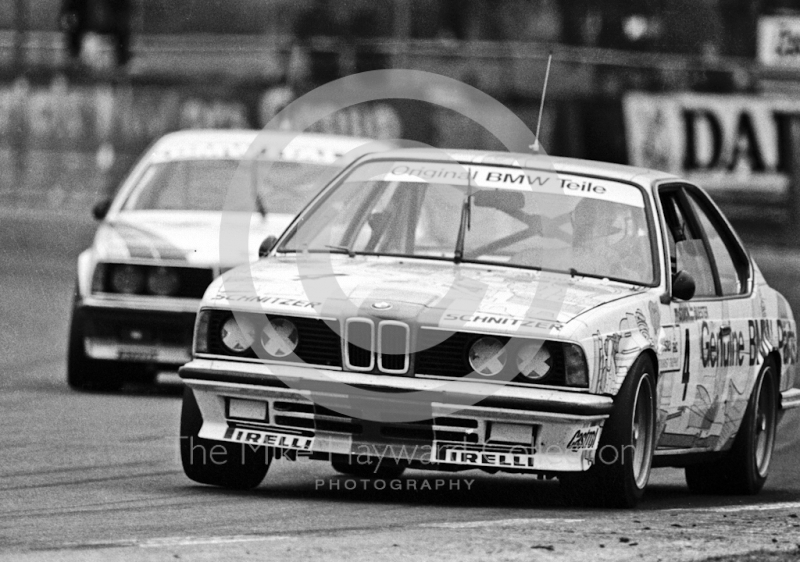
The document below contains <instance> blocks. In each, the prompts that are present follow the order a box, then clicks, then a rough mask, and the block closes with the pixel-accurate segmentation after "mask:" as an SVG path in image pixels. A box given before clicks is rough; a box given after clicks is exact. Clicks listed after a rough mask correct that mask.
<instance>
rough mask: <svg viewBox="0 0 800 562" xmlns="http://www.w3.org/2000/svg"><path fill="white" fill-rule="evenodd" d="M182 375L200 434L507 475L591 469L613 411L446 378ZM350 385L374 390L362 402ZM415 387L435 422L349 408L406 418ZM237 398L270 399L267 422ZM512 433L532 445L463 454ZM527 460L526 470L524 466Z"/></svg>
mask: <svg viewBox="0 0 800 562" xmlns="http://www.w3.org/2000/svg"><path fill="white" fill-rule="evenodd" d="M277 370H279V372H280V376H278V374H277V373H276V371H277ZM180 376H181V378H182V379H183V381H184V383H185V384H186V385H187V386H188V387H189V388H191V389H192V391H193V392H194V395H195V398H196V400H197V403H198V406H199V408H200V411H201V413H202V417H203V426H202V429H201V431H200V437H202V438H204V439H210V440H224V441H234V442H243V439H249V437H245V436H246V435H248V431H251V432H253V433H252V434H251V435H252V436H253V438H254V439H255V438H257V436H259V435H260V436H261V437H263V439H264V441H260V443H263V444H269V443H278V444H279V445H276V446H279V447H280V446H286V444H287V443H291V442H292V441H291V440H290V438H292V436H294V438H296V439H295V440H296V442H297V443H300V442H301V441H302V442H303V443H304V445H302V446H300V445H298V446H296V447H294V446H293V445H291V444H289V445H288V447H286V448H296V449H299V450H302V451H304V452H308V453H323V454H324V453H330V454H345V455H347V454H350V455H363V454H367V455H375V456H382V455H384V454H385V453H386V450H387V448H388V449H390V450H392V451H394V450H395V448H398V450H400V449H402V450H403V451H406V450H407V449H406V447H408V451H413V452H411V453H409V455H410V456H409V460H413V461H415V462H421V463H422V464H426V463H431V462H432V463H435V464H438V463H449V464H451V465H459V467H461V468H492V466H490V465H487V464H469V462H462V461H463V460H464V459H470V458H471V459H481V460H474V462H475V463H486V462H489V463H491V462H497V463H498V466H496V467H494V468H497V469H500V470H504V469H506V468H505V467H504V466H502V465H503V462H511V463H512V465H511V466H512V469H514V470H516V469H517V468H519V469H520V470H522V471H528V472H529V471H534V472H562V471H566V472H575V471H583V470H586V469H588V468H589V466H591V464H592V463H593V462H594V457H595V452H596V450H597V446H598V443H599V438H600V432H601V428H602V425H603V422H604V421H605V419H607V417H608V415H609V414H610V412H611V410H612V408H613V399H612V398H611V397H608V396H597V395H590V394H584V393H579V392H569V391H558V390H549V389H542V388H520V387H511V386H500V385H497V384H490V383H483V382H463V381H455V382H449V383H448V384H446V385H445V384H444V381H439V380H428V379H414V378H410V377H399V376H387V375H370V374H361V373H346V372H342V371H328V370H322V369H315V368H313V367H298V366H288V365H268V364H261V363H255V362H253V363H248V362H233V361H224V360H212V359H195V360H193V361H192V362H190V363H188V364H187V365H185V366H184V367H182V368H181V369H180ZM443 386H444V387H446V388H445V389H444V390H443V389H442V388H443ZM348 387H356V388H359V389H363V390H369V391H372V394H369V395H368V396H367V397H359V398H358V399H353V397H351V396H348ZM413 391H418V392H419V391H428V392H429V394H426V395H425V396H426V397H427V400H429V402H428V404H427V415H426V421H423V420H422V418H419V419H415V420H409V421H387V422H384V421H380V422H374V421H369V420H366V419H361V418H359V416H358V415H357V414H354V413H353V412H352V411H350V410H348V408H350V407H353V406H354V405H355V406H357V407H358V408H365V407H368V408H370V411H372V412H381V413H384V412H403V411H405V410H404V407H405V406H406V405H408V404H409V403H410V401H409V398H408V396H409V395H408V394H407V393H408V392H413ZM404 395H405V396H406V397H405V398H404ZM237 399H238V400H245V401H256V402H262V403H266V408H265V411H266V412H267V417H266V418H265V419H263V421H260V422H246V421H243V420H241V419H236V418H235V417H234V416H232V415H231V414H230V409H231V404H232V402H231V401H232V400H233V401H236V400H237ZM250 403H252V402H250ZM332 403H334V404H337V405H341V406H342V409H338V408H336V407H332V406H331V404H332ZM356 411H357V410H356ZM381 419H382V420H383V419H385V418H383V417H382V418H381ZM507 428H511V430H512V432H513V431H514V430H515V429H516V430H519V429H520V428H527V431H528V438H527V442H523V441H522V440H520V441H518V446H515V447H511V448H510V449H508V450H507V451H506V452H507V453H508V451H510V453H508V454H506V455H505V456H503V455H502V454H501V455H496V454H493V453H489V454H488V456H487V455H484V456H481V455H479V454H478V455H468V456H465V455H463V454H459V453H457V452H456V451H457V450H458V449H461V448H462V447H466V450H468V451H476V450H477V451H481V450H484V451H494V452H497V451H498V450H506V449H503V447H506V446H507V445H503V444H502V443H501V444H500V445H498V441H497V439H498V438H497V437H496V432H497V431H500V429H503V430H507ZM531 435H533V438H532V440H531V437H530V436H531ZM267 439H269V440H270V441H267ZM502 441H504V439H503V438H502V437H501V438H500V441H499V442H502ZM280 444H283V445H280ZM498 447H499V448H500V449H498ZM520 447H521V448H523V449H529V451H528V454H527V455H524V454H523V455H522V456H515V455H514V451H515V450H519V449H520ZM426 450H427V454H428V459H427V461H426V459H425V455H424V452H425V451H426ZM509 455H510V456H509ZM487 459H488V460H487ZM517 461H519V464H514V463H517ZM470 462H472V461H470Z"/></svg>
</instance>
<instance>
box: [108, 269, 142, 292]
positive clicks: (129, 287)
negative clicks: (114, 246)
mask: <svg viewBox="0 0 800 562" xmlns="http://www.w3.org/2000/svg"><path fill="white" fill-rule="evenodd" d="M111 288H112V289H113V290H114V292H115V293H122V294H124V295H136V294H139V293H141V292H142V291H143V290H144V269H143V268H142V267H141V266H138V265H127V264H123V265H115V266H114V267H113V269H112V270H111Z"/></svg>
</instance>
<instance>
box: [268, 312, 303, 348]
mask: <svg viewBox="0 0 800 562" xmlns="http://www.w3.org/2000/svg"><path fill="white" fill-rule="evenodd" d="M299 341H300V336H299V334H298V332H297V327H296V326H295V325H294V324H293V323H292V322H290V321H289V320H287V319H285V318H275V319H268V320H267V323H266V324H265V325H264V328H263V329H262V330H261V346H262V347H263V348H264V351H266V352H267V353H269V354H270V355H272V356H273V357H286V356H287V355H291V354H292V353H294V350H295V349H297V344H298V343H299Z"/></svg>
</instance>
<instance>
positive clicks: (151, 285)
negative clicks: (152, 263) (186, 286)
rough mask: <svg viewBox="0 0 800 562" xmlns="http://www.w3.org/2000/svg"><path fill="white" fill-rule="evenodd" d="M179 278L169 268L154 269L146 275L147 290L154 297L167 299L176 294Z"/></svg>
mask: <svg viewBox="0 0 800 562" xmlns="http://www.w3.org/2000/svg"><path fill="white" fill-rule="evenodd" d="M179 287H180V278H179V277H178V273H177V272H176V271H175V270H174V269H173V268H171V267H154V268H152V269H151V270H150V273H149V274H148V275H147V290H148V291H150V292H151V293H153V294H154V295H160V296H162V297H169V296H172V295H174V294H176V293H177V292H178V288H179Z"/></svg>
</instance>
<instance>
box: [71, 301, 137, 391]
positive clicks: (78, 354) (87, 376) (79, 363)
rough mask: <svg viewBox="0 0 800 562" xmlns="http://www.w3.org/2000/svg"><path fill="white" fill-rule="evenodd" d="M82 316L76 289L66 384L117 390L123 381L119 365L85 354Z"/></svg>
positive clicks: (85, 387) (84, 388)
mask: <svg viewBox="0 0 800 562" xmlns="http://www.w3.org/2000/svg"><path fill="white" fill-rule="evenodd" d="M83 324H84V317H83V314H82V312H81V307H80V306H79V304H78V289H77V286H76V288H75V295H74V296H73V298H72V319H71V321H70V328H69V344H68V347H67V384H69V386H70V387H72V388H74V389H75V390H106V391H110V390H119V389H120V388H122V384H123V383H124V377H123V376H122V374H121V373H120V365H118V364H117V363H115V362H114V361H98V360H97V359H91V358H90V357H87V356H86V350H85V348H84V346H83Z"/></svg>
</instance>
